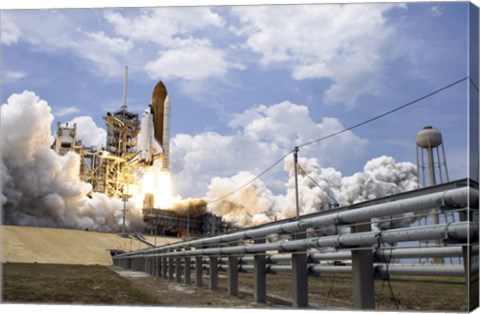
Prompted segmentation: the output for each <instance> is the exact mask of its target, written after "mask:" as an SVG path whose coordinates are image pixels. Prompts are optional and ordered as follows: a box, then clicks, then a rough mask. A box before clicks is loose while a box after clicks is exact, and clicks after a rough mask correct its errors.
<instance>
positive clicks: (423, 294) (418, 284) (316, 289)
mask: <svg viewBox="0 0 480 314" xmlns="http://www.w3.org/2000/svg"><path fill="white" fill-rule="evenodd" d="M412 279H414V280H412ZM227 280H228V278H227V277H226V276H222V277H221V278H220V280H219V286H220V287H221V288H223V289H225V290H226V287H227ZM432 280H433V281H435V282H432ZM462 280H463V278H452V277H443V278H440V277H434V278H432V277H430V278H429V277H416V278H412V277H407V276H392V277H391V280H390V285H389V283H388V281H381V280H377V281H375V304H376V310H382V311H390V310H394V311H397V310H398V311H441V312H449V311H452V312H459V311H467V295H466V293H467V292H466V288H465V285H464V284H461V282H462ZM253 282H254V278H253V274H250V273H243V274H240V276H239V285H240V288H241V289H243V290H244V291H252V290H253ZM291 287H292V279H291V276H290V275H288V274H277V275H267V294H268V295H269V296H270V297H271V298H276V299H277V301H276V303H279V301H283V302H281V303H283V304H284V305H286V306H291V300H292V292H291V289H292V288H291ZM308 287H309V289H308V290H309V296H308V299H309V305H310V307H312V308H315V309H320V310H321V309H325V310H328V309H330V310H332V309H340V310H344V309H353V295H352V280H351V277H350V276H348V275H340V274H337V275H335V276H332V275H328V276H322V277H318V278H315V277H309V279H308ZM390 287H391V289H390ZM397 304H398V308H397Z"/></svg>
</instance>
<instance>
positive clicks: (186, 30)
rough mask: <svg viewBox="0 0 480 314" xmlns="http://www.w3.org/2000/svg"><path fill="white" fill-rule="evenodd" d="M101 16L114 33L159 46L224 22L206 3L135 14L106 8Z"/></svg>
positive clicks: (143, 11)
mask: <svg viewBox="0 0 480 314" xmlns="http://www.w3.org/2000/svg"><path fill="white" fill-rule="evenodd" d="M104 16H105V19H106V20H107V21H108V22H109V23H110V24H111V25H112V26H113V28H114V30H115V32H116V33H117V34H119V35H121V36H124V37H127V38H130V39H132V40H134V41H138V42H153V43H157V44H160V45H163V46H169V45H170V44H172V42H173V41H174V40H175V38H180V37H179V36H180V35H189V34H190V33H192V32H195V31H198V30H201V29H204V28H207V27H222V26H223V25H224V23H225V21H224V20H223V18H222V17H221V16H220V15H218V14H217V13H214V12H212V10H211V9H210V8H206V7H203V8H200V7H197V8H195V7H194V8H156V9H144V10H141V11H140V14H139V15H137V16H127V15H126V14H125V15H123V14H121V13H119V12H113V11H107V12H106V13H105V15H104Z"/></svg>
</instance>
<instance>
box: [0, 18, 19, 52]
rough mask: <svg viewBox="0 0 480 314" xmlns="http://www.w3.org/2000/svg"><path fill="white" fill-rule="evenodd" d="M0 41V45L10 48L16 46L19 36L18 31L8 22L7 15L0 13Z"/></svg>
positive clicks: (13, 24)
mask: <svg viewBox="0 0 480 314" xmlns="http://www.w3.org/2000/svg"><path fill="white" fill-rule="evenodd" d="M0 33H1V34H0V39H1V42H2V44H4V45H7V46H10V45H12V44H16V43H17V41H18V38H19V37H20V35H21V33H22V32H21V31H20V29H19V28H18V27H17V26H16V25H15V23H13V22H12V21H11V20H10V17H9V16H8V14H5V12H1V25H0Z"/></svg>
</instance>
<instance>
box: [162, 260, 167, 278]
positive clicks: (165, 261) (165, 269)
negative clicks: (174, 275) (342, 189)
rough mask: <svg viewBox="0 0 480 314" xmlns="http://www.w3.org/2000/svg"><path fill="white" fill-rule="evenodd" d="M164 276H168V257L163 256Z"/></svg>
mask: <svg viewBox="0 0 480 314" xmlns="http://www.w3.org/2000/svg"><path fill="white" fill-rule="evenodd" d="M162 278H163V279H167V278H168V258H167V257H162Z"/></svg>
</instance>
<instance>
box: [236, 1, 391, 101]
mask: <svg viewBox="0 0 480 314" xmlns="http://www.w3.org/2000/svg"><path fill="white" fill-rule="evenodd" d="M393 7H395V6H394V5H388V4H379V5H376V4H369V5H356V4H351V5H308V6H307V5H292V6H268V7H267V6H265V7H236V8H234V9H232V14H234V15H235V16H237V17H238V18H239V20H240V26H239V27H238V28H237V29H236V30H235V32H236V33H237V34H238V35H239V36H241V37H242V38H243V37H245V38H246V40H245V42H244V47H246V48H247V49H249V50H251V51H254V52H256V53H258V54H259V55H260V56H261V63H262V64H264V65H271V64H278V65H280V66H284V67H286V68H288V69H290V71H291V73H292V77H293V78H294V79H297V80H304V79H311V78H327V79H330V80H331V81H332V85H331V87H330V88H329V89H328V90H327V92H326V95H325V98H324V100H325V102H326V103H328V104H336V103H344V104H348V105H352V104H353V103H355V100H356V99H357V98H358V97H359V96H361V95H363V94H368V93H374V92H375V87H376V83H377V81H378V79H379V78H380V77H381V75H382V73H383V71H384V67H385V62H386V59H388V55H389V53H388V52H389V49H391V43H392V41H393V40H394V39H393V37H394V35H395V29H394V28H393V27H392V26H390V25H389V24H388V23H387V20H386V18H385V16H384V15H385V13H386V12H387V11H389V10H390V9H392V8H393Z"/></svg>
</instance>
